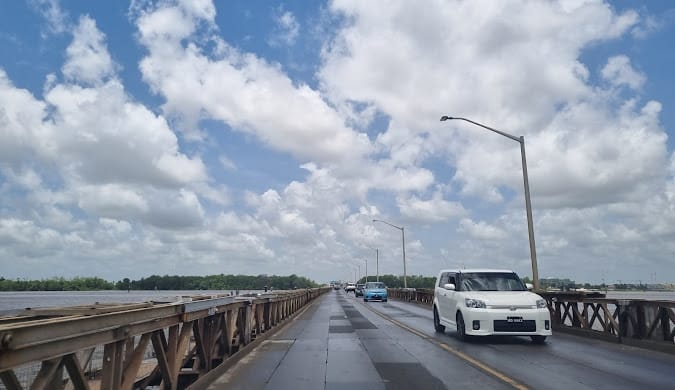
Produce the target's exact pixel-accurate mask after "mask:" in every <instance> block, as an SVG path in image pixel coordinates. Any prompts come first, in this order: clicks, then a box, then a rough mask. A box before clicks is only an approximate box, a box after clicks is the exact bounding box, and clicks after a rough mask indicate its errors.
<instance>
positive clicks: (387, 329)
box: [210, 291, 675, 390]
mask: <svg viewBox="0 0 675 390" xmlns="http://www.w3.org/2000/svg"><path fill="white" fill-rule="evenodd" d="M450 388H453V389H458V388H459V389H462V388H466V389H469V388H470V389H512V388H518V389H612V390H617V389H639V388H642V389H675V356H673V355H668V354H664V353H660V352H654V351H649V350H643V349H639V348H634V347H629V346H625V345H619V344H612V343H608V342H603V341H598V340H593V339H588V338H582V337H577V336H572V335H567V334H561V333H554V335H553V336H552V337H550V338H549V339H548V340H547V343H546V344H545V345H536V344H533V343H532V342H531V341H530V339H529V338H525V337H490V338H487V339H478V340H472V341H471V342H465V343H463V342H460V341H458V340H456V339H455V337H454V331H452V330H446V332H445V333H443V334H438V333H435V332H434V331H433V325H432V314H431V311H430V310H429V308H426V307H423V306H419V305H416V304H410V303H405V302H397V301H389V302H388V303H383V302H368V303H364V302H363V301H362V300H361V299H360V298H358V299H357V298H355V297H354V296H353V294H350V295H346V294H345V293H344V292H342V291H332V292H330V293H328V294H325V295H323V296H322V297H320V298H318V299H317V300H316V301H315V302H314V303H313V304H312V305H310V306H309V307H308V308H307V309H306V310H305V311H304V312H302V314H300V315H299V316H298V317H296V318H294V319H293V320H291V321H289V323H288V324H286V325H284V327H283V328H282V329H281V330H280V331H279V332H278V333H276V334H275V335H274V336H273V337H270V338H269V339H267V340H265V341H264V342H262V343H261V344H260V345H259V346H258V347H257V348H256V349H254V350H253V351H252V352H250V353H249V354H248V355H246V356H245V357H244V358H242V360H241V361H239V362H238V363H237V364H236V365H235V366H234V367H232V368H231V369H230V370H229V371H228V372H227V373H225V374H224V375H223V376H221V377H220V378H219V379H218V380H216V381H215V382H214V383H213V384H212V385H211V387H210V389H289V390H290V389H312V390H314V389H331V390H332V389H336V390H337V389H349V390H360V389H450Z"/></svg>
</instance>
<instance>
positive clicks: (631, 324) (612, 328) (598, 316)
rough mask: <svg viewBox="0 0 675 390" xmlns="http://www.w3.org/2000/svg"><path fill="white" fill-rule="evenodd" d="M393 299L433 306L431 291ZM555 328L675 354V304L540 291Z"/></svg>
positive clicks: (395, 292) (397, 293)
mask: <svg viewBox="0 0 675 390" xmlns="http://www.w3.org/2000/svg"><path fill="white" fill-rule="evenodd" d="M387 291H388V294H389V297H390V298H391V299H397V300H401V301H406V302H414V303H418V304H422V305H425V306H429V307H431V306H432V305H433V300H434V290H432V289H410V288H409V289H396V288H390V289H388V290H387ZM537 293H538V294H539V295H541V296H542V297H543V298H544V299H546V302H547V303H548V309H549V311H550V312H551V321H552V323H553V329H554V330H559V331H566V332H570V333H575V334H579V335H583V336H590V337H595V338H602V339H605V340H610V341H614V342H618V343H623V344H628V345H634V346H639V347H647V348H651V349H657V350H661V351H664V352H669V353H675V301H650V300H644V299H610V298H604V294H592V293H591V294H585V293H568V292H537Z"/></svg>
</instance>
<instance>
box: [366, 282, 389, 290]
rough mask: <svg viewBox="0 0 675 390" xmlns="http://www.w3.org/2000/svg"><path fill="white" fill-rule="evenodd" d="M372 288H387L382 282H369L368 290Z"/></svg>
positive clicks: (367, 284)
mask: <svg viewBox="0 0 675 390" xmlns="http://www.w3.org/2000/svg"><path fill="white" fill-rule="evenodd" d="M371 288H386V287H385V286H384V283H382V282H368V283H366V289H371Z"/></svg>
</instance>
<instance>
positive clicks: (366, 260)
mask: <svg viewBox="0 0 675 390" xmlns="http://www.w3.org/2000/svg"><path fill="white" fill-rule="evenodd" d="M363 261H365V262H366V283H368V259H363Z"/></svg>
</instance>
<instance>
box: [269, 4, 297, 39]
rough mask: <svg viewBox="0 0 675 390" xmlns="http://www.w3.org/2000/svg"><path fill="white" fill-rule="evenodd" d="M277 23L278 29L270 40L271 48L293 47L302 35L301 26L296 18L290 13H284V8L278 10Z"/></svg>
mask: <svg viewBox="0 0 675 390" xmlns="http://www.w3.org/2000/svg"><path fill="white" fill-rule="evenodd" d="M275 22H276V25H277V28H276V29H275V31H274V32H273V33H272V34H273V35H272V36H271V37H270V38H269V43H270V45H271V46H281V45H286V46H291V45H293V44H294V43H295V40H296V39H297V38H298V35H299V34H300V24H299V23H298V22H297V20H296V19H295V16H294V15H293V13H292V12H290V11H284V9H283V8H279V9H278V10H277V15H275Z"/></svg>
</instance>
